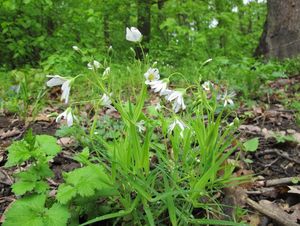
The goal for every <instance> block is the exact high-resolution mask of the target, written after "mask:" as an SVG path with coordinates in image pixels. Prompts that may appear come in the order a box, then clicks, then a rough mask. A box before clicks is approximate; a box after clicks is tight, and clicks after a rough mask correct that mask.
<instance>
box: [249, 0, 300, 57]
mask: <svg viewBox="0 0 300 226" xmlns="http://www.w3.org/2000/svg"><path fill="white" fill-rule="evenodd" d="M267 7H268V15H267V20H266V22H265V25H264V31H263V34H262V36H261V38H260V43H259V46H258V47H257V49H256V51H255V53H254V55H255V56H256V57H260V56H264V57H266V58H278V59H284V58H290V57H294V56H297V55H299V54H300V1H299V0H268V3H267Z"/></svg>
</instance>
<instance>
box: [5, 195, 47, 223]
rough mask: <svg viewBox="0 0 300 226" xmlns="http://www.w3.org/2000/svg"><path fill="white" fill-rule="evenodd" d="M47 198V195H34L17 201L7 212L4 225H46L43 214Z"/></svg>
mask: <svg viewBox="0 0 300 226" xmlns="http://www.w3.org/2000/svg"><path fill="white" fill-rule="evenodd" d="M45 200H46V196H45V195H33V196H27V197H25V198H22V199H20V200H17V201H15V202H14V203H13V204H12V206H11V207H10V208H9V210H8V212H7V213H6V214H5V221H4V223H3V226H16V225H22V226H44V222H43V218H42V217H41V216H42V215H43V212H44V204H45Z"/></svg>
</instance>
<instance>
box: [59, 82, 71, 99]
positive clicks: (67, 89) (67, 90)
mask: <svg viewBox="0 0 300 226" xmlns="http://www.w3.org/2000/svg"><path fill="white" fill-rule="evenodd" d="M61 89H62V91H63V93H62V95H61V100H65V103H66V104H67V103H68V102H69V95H70V89H71V87H70V81H69V80H67V81H66V82H64V84H63V85H62V87H61Z"/></svg>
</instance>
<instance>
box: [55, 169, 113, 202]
mask: <svg viewBox="0 0 300 226" xmlns="http://www.w3.org/2000/svg"><path fill="white" fill-rule="evenodd" d="M64 178H65V181H66V183H65V184H61V185H60V186H59V188H58V191H57V199H58V200H59V202H60V203H67V202H68V201H70V200H71V199H72V198H73V197H75V196H76V195H80V196H82V197H88V196H92V195H94V194H95V191H96V190H102V189H113V187H112V185H111V182H110V178H109V177H108V175H107V174H106V173H105V171H104V168H103V167H102V166H100V165H96V164H90V165H88V166H86V167H82V168H79V169H75V170H73V171H72V172H69V173H65V174H64Z"/></svg>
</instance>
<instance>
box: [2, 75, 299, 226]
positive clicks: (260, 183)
mask: <svg viewBox="0 0 300 226" xmlns="http://www.w3.org/2000/svg"><path fill="white" fill-rule="evenodd" d="M299 84H300V76H295V77H292V78H288V79H278V80H276V81H274V82H272V83H269V84H268V85H267V86H268V87H269V88H270V89H273V90H276V91H282V92H283V93H285V97H284V98H282V97H281V96H280V95H278V93H280V92H274V93H273V94H272V95H266V96H264V97H261V98H260V99H259V100H256V102H257V104H256V105H255V107H252V108H245V107H244V106H243V104H241V105H240V108H239V109H238V116H239V117H240V118H244V120H243V123H242V125H241V126H240V128H239V132H240V138H239V139H240V140H241V141H246V140H249V139H251V138H259V146H258V149H257V150H256V151H253V152H241V154H240V155H241V156H240V157H241V158H240V159H244V160H245V159H247V161H246V162H245V161H242V160H240V161H237V162H236V164H237V166H238V170H237V171H236V172H235V173H236V175H248V174H251V175H254V176H253V178H255V180H254V179H253V180H252V181H251V182H249V183H247V184H242V185H240V186H235V187H232V188H228V189H224V195H223V196H220V197H221V198H220V201H221V202H222V203H223V204H225V205H228V206H237V205H239V206H242V207H244V209H246V210H247V212H246V213H245V214H244V215H243V216H242V218H243V219H244V220H245V221H247V222H248V223H249V224H250V225H297V223H299V222H300V185H298V184H300V183H299V182H300V127H299V123H298V124H297V123H296V116H295V115H296V113H297V112H295V111H293V110H289V109H286V108H285V107H284V106H285V104H284V101H285V100H286V98H288V99H289V100H291V99H295V98H298V97H297V95H296V94H297V92H298V93H299V91H300V88H299ZM46 113H47V109H46V110H44V113H43V114H42V115H40V116H38V117H37V118H36V120H35V121H34V122H33V123H31V124H30V125H27V126H25V124H24V123H23V122H22V121H20V120H19V119H18V118H17V117H16V116H15V115H13V114H9V113H8V112H2V113H1V114H0V223H1V222H2V221H3V218H1V216H2V214H3V213H4V212H5V211H6V209H7V208H8V207H9V205H10V204H11V203H12V202H13V201H14V200H15V199H16V197H15V196H14V195H13V193H12V192H11V189H10V186H11V185H12V184H13V181H14V179H13V177H12V175H13V169H7V168H4V167H3V166H4V164H5V162H6V159H7V154H6V149H7V147H8V146H9V145H10V144H11V143H12V141H14V140H19V139H20V138H22V136H23V134H24V132H25V130H26V129H28V128H32V130H33V133H34V134H49V135H54V134H55V131H56V129H58V125H57V124H56V123H55V121H53V120H50V119H49V118H47V117H45V116H43V115H46ZM58 142H59V144H60V145H61V146H62V147H63V151H62V152H61V153H60V154H59V156H57V157H56V158H55V159H54V161H53V162H52V163H51V165H52V169H53V171H54V172H55V177H54V178H53V179H51V180H50V179H49V184H50V186H51V189H53V192H55V190H56V188H57V187H58V185H59V183H61V182H62V175H61V172H62V171H67V172H68V171H71V170H72V169H74V168H77V167H79V164H78V163H76V162H75V161H73V160H72V154H73V153H74V152H75V151H76V150H75V149H76V147H74V142H73V140H72V138H69V137H66V138H61V139H59V140H58ZM233 161H234V160H233ZM233 211H236V210H234V209H233V208H227V209H225V213H227V214H228V215H231V214H232V213H233ZM276 222H277V223H276ZM284 222H285V223H284Z"/></svg>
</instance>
